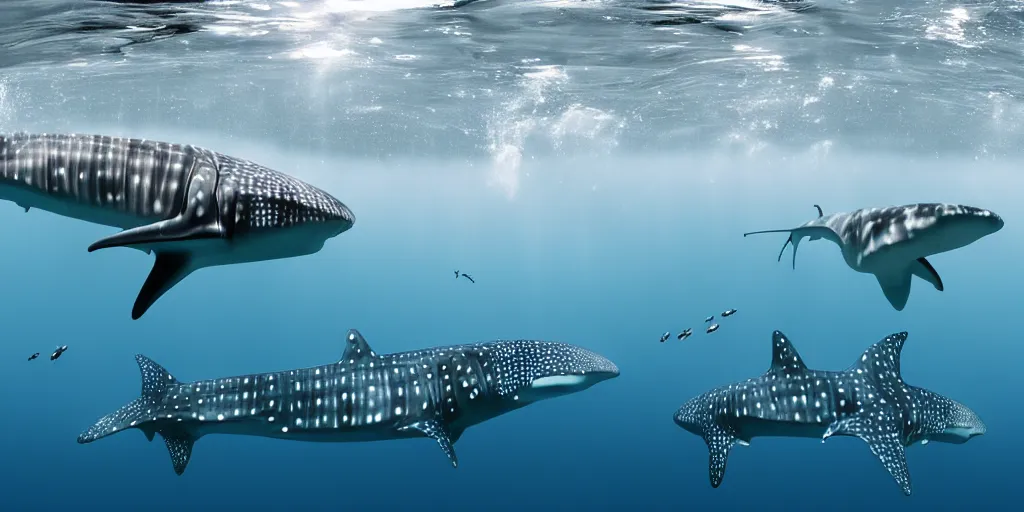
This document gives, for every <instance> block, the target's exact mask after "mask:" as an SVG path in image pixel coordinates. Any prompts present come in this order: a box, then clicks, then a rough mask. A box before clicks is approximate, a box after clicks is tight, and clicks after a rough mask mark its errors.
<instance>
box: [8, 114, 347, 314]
mask: <svg viewBox="0 0 1024 512" xmlns="http://www.w3.org/2000/svg"><path fill="white" fill-rule="evenodd" d="M0 199H5V200H8V201H13V202H15V203H17V204H18V205H19V206H21V207H23V208H25V211H26V212H27V211H29V209H30V208H38V209H40V210H46V211H49V212H52V213H56V214H58V215H63V216H66V217H72V218H75V219H79V220H84V221H86V222H92V223H96V224H102V225H105V226H111V227H117V228H121V229H122V230H123V231H121V232H119V233H115V234H113V235H111V236H108V237H106V238H103V239H100V240H98V241H96V242H95V243H93V244H92V245H90V246H89V252H92V251H95V250H97V249H104V248H109V247H130V248H133V249H138V250H141V251H144V252H146V253H147V254H149V253H151V252H152V253H156V261H155V262H154V264H153V269H152V271H151V272H150V274H149V277H148V278H147V279H146V281H145V284H143V286H142V289H141V290H140V291H139V294H138V297H137V298H136V300H135V305H134V306H133V308H132V319H138V318H140V317H141V316H142V315H143V314H144V313H145V312H146V311H147V310H148V309H149V308H150V306H152V305H153V303H155V302H156V301H157V299H159V298H160V297H161V296H163V294H165V293H167V291H168V290H170V289H171V288H172V287H173V286H174V285H176V284H177V283H179V282H180V281H181V280H182V279H184V278H185V277H187V276H188V275H189V274H191V273H192V272H195V271H196V270H198V269H200V268H204V267H212V266H217V265H229V264H235V263H245V262H254V261H264V260H273V259H279V258H290V257H294V256H303V255H307V254H312V253H315V252H317V251H319V250H320V249H321V248H322V247H323V245H324V242H326V241H327V239H329V238H332V237H334V236H337V235H339V234H341V233H343V232H345V231H347V230H348V229H349V228H351V227H352V225H353V223H354V222H355V216H354V215H353V214H352V211H351V210H349V208H348V207H347V206H345V205H344V204H342V202H341V201H339V200H337V199H335V198H334V197H332V196H331V195H329V194H327V193H326V192H324V191H322V190H320V189H318V188H316V187H314V186H312V185H309V184H307V183H304V182H302V181H299V180H297V179H295V178H293V177H291V176H288V175H286V174H282V173H280V172H277V171H274V170H272V169H268V168H266V167H263V166H261V165H258V164H255V163H253V162H249V161H246V160H241V159H238V158H234V157H231V156H227V155H223V154H220V153H216V152H213V151H210V150H207V149H204V148H201V147H197V146H192V145H184V144H170V143H166V142H156V141H151V140H145V139H130V138H120V137H107V136H102V135H77V134H70V135H66V134H65V135H52V134H26V133H16V134H13V135H0Z"/></svg>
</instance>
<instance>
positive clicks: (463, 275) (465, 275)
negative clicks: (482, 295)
mask: <svg viewBox="0 0 1024 512" xmlns="http://www.w3.org/2000/svg"><path fill="white" fill-rule="evenodd" d="M462 277H465V278H466V279H469V282H471V283H475V282H476V281H474V280H473V278H472V277H470V275H469V274H465V273H464V274H462Z"/></svg>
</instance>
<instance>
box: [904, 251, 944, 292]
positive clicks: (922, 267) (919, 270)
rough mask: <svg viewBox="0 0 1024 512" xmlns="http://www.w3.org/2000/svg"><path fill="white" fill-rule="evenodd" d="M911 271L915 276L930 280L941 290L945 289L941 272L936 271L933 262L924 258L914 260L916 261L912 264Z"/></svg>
mask: <svg viewBox="0 0 1024 512" xmlns="http://www.w3.org/2000/svg"><path fill="white" fill-rule="evenodd" d="M910 272H911V273H913V274H914V275H915V276H917V277H920V278H921V279H924V280H925V281H928V282H929V283H931V284H932V286H934V287H935V289H936V290H938V291H940V292H941V291H942V290H944V289H945V287H944V286H943V285H942V278H941V277H939V273H938V272H936V271H935V267H933V266H932V264H931V263H929V262H928V260H926V259H924V258H918V259H916V260H914V262H913V263H911V264H910Z"/></svg>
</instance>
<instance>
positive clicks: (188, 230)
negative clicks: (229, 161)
mask: <svg viewBox="0 0 1024 512" xmlns="http://www.w3.org/2000/svg"><path fill="white" fill-rule="evenodd" d="M236 195H237V190H235V188H233V187H231V186H230V183H225V192H224V194H223V197H218V194H217V170H216V169H215V168H213V167H212V166H211V165H209V164H206V163H203V164H200V165H198V166H197V167H196V168H195V169H193V170H192V174H191V175H190V176H189V181H188V188H187V190H186V191H185V202H184V203H183V204H182V207H181V210H180V211H179V213H178V214H177V215H175V216H173V217H171V218H169V219H164V220H161V221H158V222H154V223H152V224H146V225H144V226H138V227H134V228H131V229H126V230H124V231H121V232H120V233H116V234H113V235H110V236H108V237H106V238H102V239H100V240H97V241H95V242H93V244H92V245H90V246H89V252H93V251H95V250H98V249H106V248H108V247H132V246H148V245H157V244H162V243H169V242H183V241H188V240H201V239H209V238H230V237H231V235H232V231H231V230H232V226H233V224H230V223H227V224H225V223H223V222H221V219H222V218H224V219H227V220H229V221H231V220H233V219H234V217H235V213H234V205H235V197H236ZM218 201H220V204H223V205H224V209H223V210H224V211H221V209H219V208H218ZM136 248H139V247H136ZM142 249H143V250H145V248H144V247H143V248H142Z"/></svg>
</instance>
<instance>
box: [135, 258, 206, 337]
mask: <svg viewBox="0 0 1024 512" xmlns="http://www.w3.org/2000/svg"><path fill="white" fill-rule="evenodd" d="M194 270H195V268H194V267H193V266H192V257H191V256H190V255H189V254H188V253H185V252H160V251H157V253H156V261H154V262H153V269H152V270H150V271H149V277H147V278H146V282H145V283H143V284H142V289H141V290H139V295H138V296H137V297H136V298H135V305H134V306H132V320H138V319H139V318H140V317H142V315H143V314H145V313H146V311H147V310H148V309H149V307H150V306H152V305H153V303H154V302H156V301H157V299H159V298H160V297H161V296H162V295H163V294H165V293H167V290H170V289H171V288H173V287H174V285H176V284H178V283H179V282H180V281H181V280H182V279H185V277H187V276H188V275H189V274H191V273H192V272H193V271H194Z"/></svg>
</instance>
